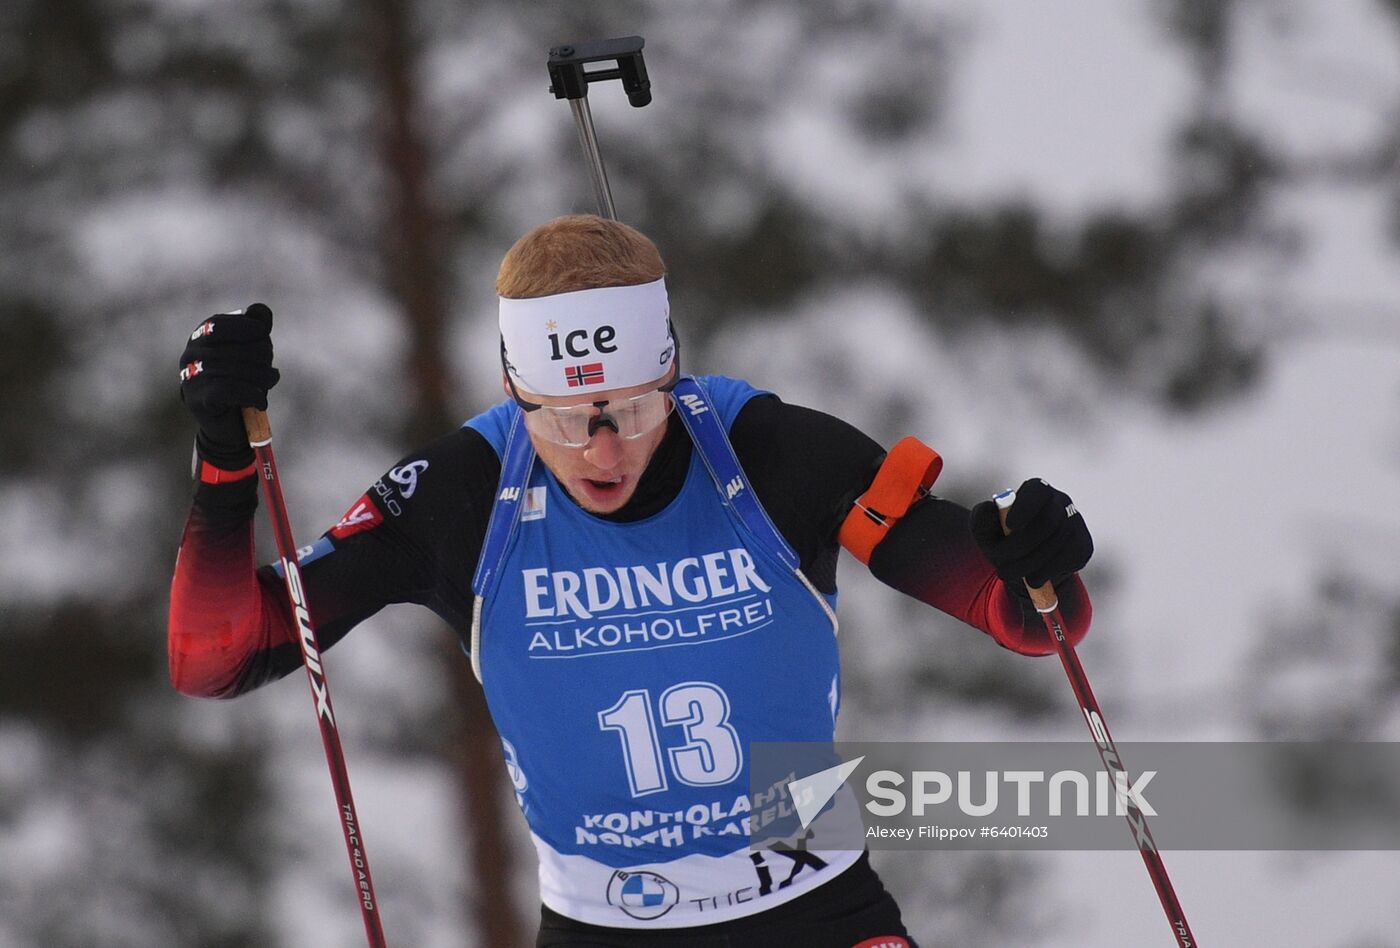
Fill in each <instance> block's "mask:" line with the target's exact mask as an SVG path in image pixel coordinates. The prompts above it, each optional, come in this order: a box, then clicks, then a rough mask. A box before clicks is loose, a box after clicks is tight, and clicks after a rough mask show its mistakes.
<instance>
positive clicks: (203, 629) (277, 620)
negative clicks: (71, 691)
mask: <svg viewBox="0 0 1400 948" xmlns="http://www.w3.org/2000/svg"><path fill="white" fill-rule="evenodd" d="M250 480H251V479H250ZM246 486H247V485H244V484H229V485H219V488H213V489H214V490H218V489H220V488H221V489H222V490H223V491H225V492H231V491H235V490H239V489H246ZM252 486H253V487H254V488H255V486H256V485H252ZM205 489H206V488H201V490H205ZM270 578H271V580H272V582H269V581H268V577H267V576H260V575H259V572H258V570H257V563H256V560H255V559H254V548H253V520H252V516H251V505H250V508H249V511H248V515H247V516H246V517H234V518H228V517H223V516H215V515H211V513H210V512H208V511H206V510H205V509H203V508H202V507H201V506H200V505H199V504H196V505H195V506H194V507H193V508H192V509H191V510H190V516H189V519H188V520H187V521H186V522H185V532H184V535H183V536H182V537H181V540H180V552H179V556H178V558H177V559H176V561H175V578H174V581H173V582H172V583H171V587H170V620H169V625H168V639H167V647H168V650H169V658H170V680H171V682H172V683H173V684H174V685H175V688H176V689H177V690H178V691H180V692H182V693H183V694H187V695H194V696H198V697H205V698H227V697H232V696H234V695H236V694H240V693H241V692H243V691H246V690H247V688H248V687H250V685H249V683H248V682H249V680H250V678H251V677H252V672H253V666H254V665H255V664H257V663H258V662H260V661H261V660H262V659H263V658H264V657H265V656H267V655H268V654H269V653H272V652H275V651H281V652H284V653H285V652H287V651H289V650H290V651H293V652H294V651H295V649H296V648H297V645H296V638H295V635H294V632H293V625H292V621H291V610H290V608H289V606H288V604H287V601H286V594H285V593H284V592H282V590H281V588H280V585H279V584H280V581H279V580H278V578H277V576H276V574H272V576H271V577H270ZM279 647H280V648H279Z"/></svg>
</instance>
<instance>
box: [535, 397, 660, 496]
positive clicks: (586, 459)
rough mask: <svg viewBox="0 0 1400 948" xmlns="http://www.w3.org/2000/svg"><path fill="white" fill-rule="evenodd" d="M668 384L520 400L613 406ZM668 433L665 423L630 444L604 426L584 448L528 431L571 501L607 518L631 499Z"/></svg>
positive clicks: (560, 405) (543, 403) (551, 403)
mask: <svg viewBox="0 0 1400 948" xmlns="http://www.w3.org/2000/svg"><path fill="white" fill-rule="evenodd" d="M668 377H669V376H668ZM663 381H666V378H662V379H658V380H657V381H655V382H648V383H646V384H645V385H636V386H633V387H631V388H615V389H609V390H607V391H604V392H590V393H588V394H587V395H580V396H549V395H535V394H532V393H529V392H525V391H523V390H522V391H521V392H520V395H521V397H522V398H524V399H526V400H528V401H532V402H538V403H539V404H541V405H549V406H555V407H565V406H570V405H588V404H591V403H593V402H601V401H603V400H605V399H606V400H609V401H612V400H616V399H625V398H628V397H630V396H632V395H641V394H643V393H645V392H650V391H652V390H654V389H655V388H656V387H657V386H658V385H660V384H661V383H662V382H663ZM668 417H669V413H668ZM666 428H667V425H666V423H665V422H662V423H661V424H658V425H657V426H656V427H655V428H652V429H651V430H650V431H647V432H645V433H644V434H642V435H640V436H638V437H636V438H632V439H627V438H623V437H622V436H621V435H619V434H618V433H617V432H616V431H614V430H613V429H612V428H611V427H609V426H607V425H600V426H599V427H598V428H597V430H596V431H594V432H593V435H592V437H590V438H589V439H588V443H587V444H585V445H583V446H582V447H568V446H566V445H562V444H556V443H555V442H553V441H549V440H547V439H545V438H542V437H540V436H538V435H537V434H536V433H535V432H534V431H532V430H531V429H530V428H529V426H528V425H527V427H526V429H525V430H526V432H527V433H528V434H529V435H530V443H531V444H533V445H534V446H535V454H536V455H538V456H539V459H540V460H541V461H543V462H544V465H545V466H546V467H547V468H549V470H550V471H551V472H552V473H553V474H554V476H555V477H557V478H558V479H559V483H560V484H562V485H563V486H564V489H565V490H566V491H568V492H569V496H571V497H573V499H574V500H575V501H576V502H577V503H578V505H579V506H580V507H582V508H583V509H584V510H587V511H588V512H589V513H597V514H606V513H612V512H614V511H616V510H619V509H620V508H621V507H622V506H623V505H624V504H626V503H627V501H628V500H630V499H631V498H632V494H633V493H634V492H635V491H636V489H637V483H638V481H640V480H641V476H642V472H643V471H645V470H646V468H647V465H648V464H649V463H651V458H652V455H653V454H655V453H656V449H657V446H659V445H660V444H661V440H662V439H663V438H664V437H665V436H666Z"/></svg>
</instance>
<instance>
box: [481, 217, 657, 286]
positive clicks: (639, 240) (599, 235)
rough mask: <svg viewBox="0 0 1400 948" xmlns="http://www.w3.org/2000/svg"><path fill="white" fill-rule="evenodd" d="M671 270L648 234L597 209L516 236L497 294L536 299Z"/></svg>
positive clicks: (641, 279) (633, 281)
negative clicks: (602, 213)
mask: <svg viewBox="0 0 1400 948" xmlns="http://www.w3.org/2000/svg"><path fill="white" fill-rule="evenodd" d="M665 273H666V265H665V264H664V263H662V262H661V254H660V252H659V251H657V249H656V245H655V244H653V243H652V242H651V241H650V240H649V239H647V237H646V236H645V235H643V234H642V233H641V231H638V230H637V229H635V228H633V227H629V226H627V225H626V224H623V223H622V222H620V221H614V220H608V219H606V218H602V217H598V216H597V215H594V214H570V215H568V216H566V217H556V218H555V219H554V220H552V221H547V222H545V223H543V224H541V225H540V226H538V227H536V228H534V229H533V230H531V231H530V232H529V233H527V234H526V235H525V236H523V237H521V238H520V239H519V240H517V241H516V242H515V246H513V247H511V248H510V250H508V251H507V252H506V255H505V259H503V260H502V261H501V269H500V272H499V273H497V275H496V295H497V296H504V297H507V298H509V299H534V298H536V297H540V296H552V295H554V294H555V293H571V292H573V291H574V290H591V289H596V288H599V287H604V286H635V285H637V284H640V283H651V282H653V281H655V280H659V279H660V278H661V277H662V276H663V275H665Z"/></svg>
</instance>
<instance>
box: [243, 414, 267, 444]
mask: <svg viewBox="0 0 1400 948" xmlns="http://www.w3.org/2000/svg"><path fill="white" fill-rule="evenodd" d="M243 427H244V428H247V429H248V444H250V445H251V446H253V447H255V448H261V447H262V446H263V445H267V444H271V443H272V423H271V422H269V421H268V420H267V412H265V411H263V410H262V409H260V408H245V409H243Z"/></svg>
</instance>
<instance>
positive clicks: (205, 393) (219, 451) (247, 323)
mask: <svg viewBox="0 0 1400 948" xmlns="http://www.w3.org/2000/svg"><path fill="white" fill-rule="evenodd" d="M280 377H281V375H280V373H279V372H278V371H277V370H276V369H274V368H273V367H272V310H270V309H268V308H267V307H266V306H265V305H263V304H262V303H254V304H253V305H251V306H249V307H248V308H247V310H245V311H244V312H242V313H224V314H220V315H218V316H212V317H210V318H209V319H207V320H205V321H204V322H202V323H200V324H199V326H198V327H197V328H196V329H195V331H194V332H193V333H191V334H190V339H189V342H188V343H187V344H186V345H185V351H184V352H183V353H181V354H180V398H181V399H182V400H183V401H184V403H185V407H186V408H188V409H189V410H190V414H192V415H194V418H195V421H197V422H199V434H198V436H197V437H196V438H195V445H196V447H197V449H198V451H199V456H200V457H202V458H203V459H204V460H206V461H208V462H209V463H210V464H212V465H214V466H215V467H218V468H223V469H224V470H229V471H236V470H238V469H239V468H243V467H247V466H248V465H249V464H251V463H252V462H253V449H252V448H251V447H249V446H248V433H247V431H246V430H245V428H244V427H243V411H242V410H243V409H244V408H245V407H251V408H260V409H262V410H264V411H266V410H267V391H268V389H270V388H272V386H274V385H276V384H277V380H278V379H279V378H280Z"/></svg>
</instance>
